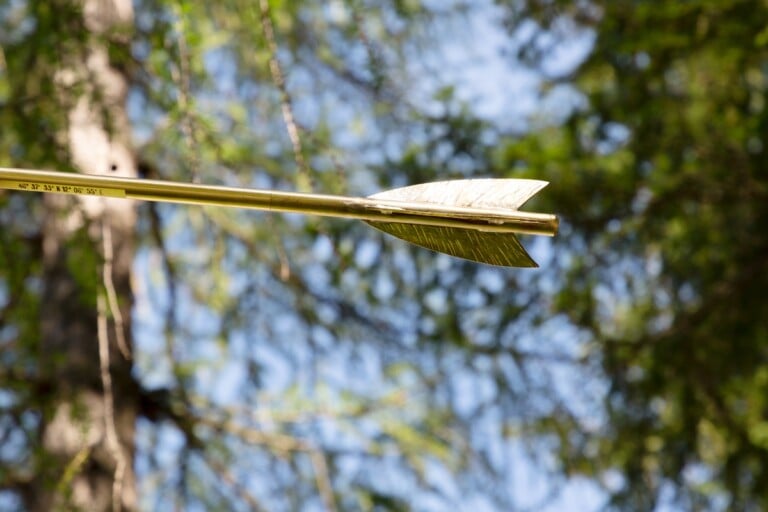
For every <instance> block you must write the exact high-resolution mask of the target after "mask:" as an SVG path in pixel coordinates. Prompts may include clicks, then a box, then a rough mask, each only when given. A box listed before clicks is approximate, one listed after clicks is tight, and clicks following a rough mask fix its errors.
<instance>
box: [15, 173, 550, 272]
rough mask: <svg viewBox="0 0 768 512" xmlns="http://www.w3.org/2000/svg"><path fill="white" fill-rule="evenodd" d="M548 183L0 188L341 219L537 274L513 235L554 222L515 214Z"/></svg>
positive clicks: (34, 181)
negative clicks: (350, 190) (322, 189)
mask: <svg viewBox="0 0 768 512" xmlns="http://www.w3.org/2000/svg"><path fill="white" fill-rule="evenodd" d="M546 185H547V182H546V181H539V180H523V179H468V180H451V181H438V182H433V183H425V184H422V185H413V186H409V187H403V188H397V189H393V190H388V191H385V192H379V193H378V194H374V195H372V196H369V197H345V196H332V195H322V194H300V193H295V192H281V191H274V190H259V189H246V188H235V187H223V186H212V185H200V184H191V183H175V182H171V181H159V180H145V179H137V178H123V177H115V176H102V175H93V174H78V173H69V172H54V171H38V170H26V169H7V168H2V167H0V188H5V189H14V190H23V191H27V192H52V193H63V194H71V195H92V196H102V197H118V198H127V199H139V200H145V201H161V202H172V203H182V204H197V205H216V206H230V207H239V208H251V209H257V210H269V211H280V212H296V213H305V214H315V215H323V216H327V217H344V218H351V219H359V220H363V221H365V222H367V223H368V224H370V225H372V226H374V227H375V228H377V229H380V230H381V231H384V232H385V233H389V234H391V235H394V236H396V237H398V238H401V239H403V240H406V241H408V242H411V243H414V244H416V245H419V246H421V247H425V248H427V249H431V250H433V251H438V252H444V253H447V254H450V255H452V256H457V257H459V258H464V259H468V260H472V261H477V262H480V263H487V264H491V265H499V266H507V267H537V266H538V265H537V264H536V262H535V261H533V259H531V257H530V256H529V255H528V253H527V252H526V251H525V249H523V246H522V245H521V244H520V242H519V241H518V240H517V237H516V236H515V233H523V234H532V235H547V236H553V235H554V234H555V233H556V232H557V224H558V221H557V217H555V216H554V215H550V214H543V213H528V212H521V211H518V208H519V207H520V206H522V205H523V203H525V202H526V201H527V200H528V199H530V198H531V197H532V196H533V195H534V194H536V193H537V192H538V191H539V190H541V189H542V188H544V187H545V186H546Z"/></svg>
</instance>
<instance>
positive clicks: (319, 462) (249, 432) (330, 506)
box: [197, 416, 338, 512]
mask: <svg viewBox="0 0 768 512" xmlns="http://www.w3.org/2000/svg"><path fill="white" fill-rule="evenodd" d="M197 421H198V423H199V424H202V425H206V426H208V427H210V428H212V429H214V430H216V431H219V432H226V433H228V434H231V435H234V436H236V437H238V438H239V439H241V440H243V441H245V442H247V443H251V444H259V445H263V446H267V447H268V448H269V449H271V450H272V451H276V452H282V453H285V454H288V453H291V452H293V453H296V452H300V453H306V454H308V455H309V457H310V460H311V461H312V466H313V467H314V470H315V482H316V485H317V489H318V491H319V493H320V496H321V497H322V500H323V504H324V505H325V508H326V510H328V511H329V512H334V511H336V510H338V508H337V506H336V500H335V498H334V495H333V486H332V484H331V478H330V475H329V473H328V465H327V464H326V461H325V456H324V455H323V453H322V451H321V450H319V449H318V448H316V447H315V446H313V445H312V444H311V443H310V442H308V441H305V440H303V439H298V438H296V437H293V436H290V435H287V434H280V433H271V432H264V431H263V430H258V429H255V428H249V427H246V426H243V425H238V424H237V423H235V422H233V421H230V420H226V419H223V420H214V419H211V418H209V417H204V416H200V417H198V418H197Z"/></svg>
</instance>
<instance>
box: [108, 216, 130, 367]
mask: <svg viewBox="0 0 768 512" xmlns="http://www.w3.org/2000/svg"><path fill="white" fill-rule="evenodd" d="M101 239H102V245H103V255H102V256H103V258H104V266H103V268H102V281H103V282H104V290H105V291H106V292H107V303H108V305H109V312H110V314H111V315H112V320H113V322H114V324H115V339H116V340H117V348H118V349H120V353H121V354H122V355H123V357H125V358H126V359H128V360H130V359H131V351H130V350H129V349H128V343H127V342H126V340H125V324H124V323H123V314H122V313H121V312H120V304H119V303H118V300H117V292H116V291H115V283H114V280H113V279H112V262H113V261H114V248H113V245H112V229H110V227H109V226H108V225H107V224H106V222H104V223H102V229H101Z"/></svg>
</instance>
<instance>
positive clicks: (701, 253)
mask: <svg viewBox="0 0 768 512" xmlns="http://www.w3.org/2000/svg"><path fill="white" fill-rule="evenodd" d="M528 4H529V7H530V9H529V11H528V12H527V14H531V15H534V16H537V17H538V19H539V21H540V23H541V26H542V27H548V28H549V29H550V30H552V31H553V33H554V29H553V27H557V26H562V21H563V19H567V18H570V19H572V20H576V23H577V24H578V23H582V24H584V25H586V26H587V27H592V28H593V29H594V30H595V36H596V38H595V41H594V48H593V50H592V52H591V54H590V55H589V57H588V59H587V60H586V61H585V62H584V63H583V64H582V65H581V66H580V67H579V68H578V69H577V70H576V71H575V72H574V73H573V76H572V78H573V84H574V85H575V86H576V87H578V90H579V91H581V92H582V93H583V95H584V97H585V99H586V106H584V107H583V108H578V109H576V110H575V111H574V112H573V114H572V115H571V116H570V117H569V119H568V120H567V122H566V123H565V125H564V126H563V128H562V129H561V128H559V127H552V128H548V129H547V131H546V132H544V133H534V134H531V136H529V137H523V138H522V139H519V140H513V141H510V142H509V143H508V144H506V145H505V147H504V148H503V149H502V150H501V151H500V155H501V157H500V158H502V159H503V161H504V162H508V163H509V164H510V165H513V166H524V168H525V169H526V171H525V172H527V173H534V172H543V173H544V175H545V177H548V178H549V179H551V180H552V182H553V187H552V189H551V190H550V191H549V192H550V193H549V194H547V196H546V199H545V200H547V201H551V206H552V207H553V208H555V209H556V210H557V211H558V212H559V213H561V214H562V215H563V218H564V219H565V221H566V222H565V226H566V227H565V229H564V231H563V235H564V236H561V237H560V238H559V239H558V241H557V243H556V248H557V249H556V250H558V251H560V252H561V253H563V254H568V255H569V256H568V257H567V258H566V259H564V261H563V263H564V265H563V268H562V272H563V273H562V278H561V279H562V280H561V282H560V285H561V286H560V291H559V293H558V298H557V301H556V305H557V308H558V310H560V311H561V312H562V313H563V314H565V315H567V316H568V317H569V318H570V320H571V321H572V322H573V323H574V324H575V325H578V326H580V327H582V328H584V329H587V332H588V333H589V336H590V337H591V338H592V340H593V342H594V343H599V346H600V348H601V349H600V351H599V352H598V353H596V354H595V356H596V357H599V361H600V362H601V364H602V367H603V371H604V373H605V376H606V378H607V379H608V382H609V385H610V390H609V393H608V395H607V397H606V402H605V408H606V412H607V414H608V415H607V417H606V420H605V423H604V428H603V429H602V430H601V431H599V432H596V433H595V442H596V443H598V446H599V450H598V453H599V455H598V456H597V457H596V458H594V457H590V460H592V462H594V465H593V466H592V469H591V470H590V471H589V473H590V474H593V475H595V476H596V477H599V476H600V475H601V474H603V473H604V472H607V471H609V470H618V471H619V472H620V474H621V475H622V479H621V483H620V485H618V486H614V487H610V488H609V489H610V491H611V494H612V501H611V503H612V504H613V505H615V506H616V507H617V508H621V509H627V510H637V509H644V510H649V509H651V508H654V507H655V506H657V505H660V504H661V503H662V500H663V499H671V500H673V501H674V502H675V503H677V504H678V505H679V506H682V507H683V508H686V509H712V508H720V507H721V506H722V505H723V504H725V507H724V508H726V509H729V510H736V509H738V510H758V509H764V508H765V507H766V506H768V501H766V495H765V493H764V492H763V491H762V489H764V488H765V486H766V483H768V472H766V469H765V468H766V467H768V464H766V463H767V462H768V452H766V447H765V443H764V442H763V441H762V439H763V438H762V434H761V433H762V432H763V430H762V429H763V425H764V422H765V418H766V409H765V407H764V399H763V397H764V396H765V392H766V388H765V383H764V374H765V364H766V354H768V338H767V337H766V329H765V328H764V327H763V324H764V321H763V319H764V318H765V315H766V314H767V313H768V311H766V306H765V300H763V299H762V296H763V295H764V290H765V289H766V285H767V284H768V283H766V275H768V274H767V273H766V259H765V254H766V249H768V238H766V236H765V229H764V227H765V225H766V222H767V221H768V208H767V207H766V205H768V202H767V201H766V199H767V198H768V197H767V195H766V192H768V188H767V185H768V182H766V175H765V172H764V170H763V167H764V159H765V155H764V151H765V149H764V148H765V143H766V136H767V133H768V132H766V130H765V126H766V124H765V123H766V120H768V113H766V109H765V106H764V104H765V94H766V87H765V84H766V76H768V75H766V71H765V67H766V62H768V53H766V51H765V48H764V44H763V41H764V36H763V34H764V33H765V23H766V20H768V11H767V10H766V8H765V6H763V5H762V4H760V5H758V4H755V3H753V2H743V1H727V2H707V1H697V2H597V3H596V4H597V5H593V6H589V7H586V6H585V7H584V11H583V12H574V10H571V11H567V10H563V11H557V10H554V9H551V7H550V4H551V3H550V2H528ZM589 12H592V13H599V15H598V16H596V17H591V16H590V15H589ZM572 26H573V25H572ZM529 54H530V55H536V56H537V58H541V57H542V55H541V53H539V52H537V51H536V50H535V49H532V50H531V51H530V52H529ZM534 64H535V63H534ZM569 78H570V77H568V79H569ZM568 79H563V81H566V80H568ZM556 80H560V79H559V78H558V79H556ZM617 135H618V137H617ZM670 491H671V492H670ZM662 496H666V498H662Z"/></svg>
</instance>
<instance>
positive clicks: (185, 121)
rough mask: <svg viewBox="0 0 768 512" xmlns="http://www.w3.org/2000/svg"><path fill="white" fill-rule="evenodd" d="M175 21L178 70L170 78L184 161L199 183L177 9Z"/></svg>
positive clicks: (185, 49) (186, 55) (180, 16)
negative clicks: (175, 88) (184, 149)
mask: <svg viewBox="0 0 768 512" xmlns="http://www.w3.org/2000/svg"><path fill="white" fill-rule="evenodd" d="M177 11H178V12H177V13H176V14H177V16H176V17H177V20H176V23H175V24H174V26H175V29H176V44H177V46H178V50H179V62H178V69H177V68H173V67H172V68H171V77H172V78H173V80H174V81H175V82H176V83H177V85H178V88H179V110H180V111H181V132H182V135H183V137H184V142H185V144H186V145H187V154H186V156H185V160H187V165H189V171H190V174H191V175H192V181H193V182H194V183H197V182H199V181H200V163H199V160H198V157H197V154H198V151H197V150H196V146H197V133H196V131H195V123H194V121H193V119H192V114H191V108H190V103H191V101H190V96H191V94H190V90H191V89H190V71H189V67H190V66H189V60H190V58H189V48H188V47H187V40H186V39H185V38H184V30H185V27H184V18H183V16H184V15H183V14H182V13H181V12H180V9H177Z"/></svg>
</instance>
